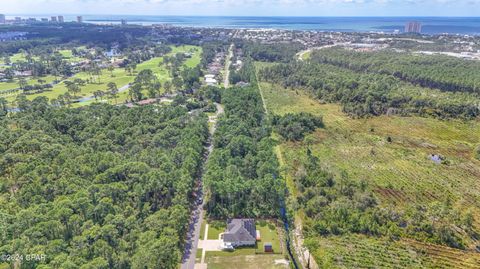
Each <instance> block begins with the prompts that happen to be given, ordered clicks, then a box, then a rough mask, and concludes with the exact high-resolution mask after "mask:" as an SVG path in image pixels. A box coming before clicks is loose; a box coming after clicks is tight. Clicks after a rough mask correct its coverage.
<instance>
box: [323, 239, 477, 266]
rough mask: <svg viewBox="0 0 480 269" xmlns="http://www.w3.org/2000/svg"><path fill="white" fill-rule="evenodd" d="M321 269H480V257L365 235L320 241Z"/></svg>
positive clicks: (412, 242) (439, 247)
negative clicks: (479, 267) (479, 268)
mask: <svg viewBox="0 0 480 269" xmlns="http://www.w3.org/2000/svg"><path fill="white" fill-rule="evenodd" d="M319 244H320V246H321V248H320V249H319V250H318V251H317V252H316V253H314V255H315V256H316V257H317V259H316V260H317V261H319V266H320V267H321V268H478V266H479V264H480V255H472V254H471V253H468V252H462V251H459V250H456V249H451V248H448V247H442V246H438V245H429V244H423V243H419V242H414V241H407V240H400V241H389V240H385V239H381V238H371V237H366V236H362V235H349V236H342V237H337V236H335V237H328V238H320V239H319Z"/></svg>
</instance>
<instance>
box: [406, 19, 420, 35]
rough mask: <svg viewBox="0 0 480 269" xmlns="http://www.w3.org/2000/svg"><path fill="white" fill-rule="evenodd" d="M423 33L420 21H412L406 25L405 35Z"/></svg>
mask: <svg viewBox="0 0 480 269" xmlns="http://www.w3.org/2000/svg"><path fill="white" fill-rule="evenodd" d="M421 32H422V24H421V23H420V22H418V21H411V22H408V23H407V24H406V25H405V33H417V34H420V33H421Z"/></svg>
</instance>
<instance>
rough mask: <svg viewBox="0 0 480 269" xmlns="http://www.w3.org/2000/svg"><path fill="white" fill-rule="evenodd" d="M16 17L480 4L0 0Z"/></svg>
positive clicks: (460, 9) (328, 11) (358, 10)
mask: <svg viewBox="0 0 480 269" xmlns="http://www.w3.org/2000/svg"><path fill="white" fill-rule="evenodd" d="M0 5H1V7H0V12H4V13H7V14H8V13H16V14H51V13H64V14H67V13H69V14H74V13H82V14H148V15H266V16H268V15H296V16H298V15H308V16H315V15H318V16H342V15H347V16H351V15H360V16H368V15H372V16H390V15H404V16H409V15H412V16H415V15H426V16H428V15H433V16H442V15H450V16H480V8H472V6H475V5H477V6H479V5H480V0H0Z"/></svg>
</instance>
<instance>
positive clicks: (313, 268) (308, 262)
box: [257, 77, 319, 269]
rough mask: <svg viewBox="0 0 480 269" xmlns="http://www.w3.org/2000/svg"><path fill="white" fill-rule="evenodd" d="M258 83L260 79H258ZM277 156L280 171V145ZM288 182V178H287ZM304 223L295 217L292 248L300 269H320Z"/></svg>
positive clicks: (282, 166)
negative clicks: (305, 238) (303, 228)
mask: <svg viewBox="0 0 480 269" xmlns="http://www.w3.org/2000/svg"><path fill="white" fill-rule="evenodd" d="M257 81H258V77H257ZM258 90H259V91H260V95H261V97H262V102H263V108H264V110H265V113H266V114H267V115H268V109H267V104H266V103H265V98H264V96H263V90H262V88H261V86H260V84H259V85H258ZM276 154H277V159H278V161H279V163H280V170H282V168H284V167H285V166H286V164H285V161H284V158H283V154H282V149H281V145H279V146H278V147H277V148H276ZM285 179H286V180H287V178H286V177H285ZM288 185H289V184H288V182H287V188H294V187H288ZM289 193H290V195H292V193H293V194H294V193H296V191H295V190H289ZM302 226H303V225H302V221H301V219H300V218H299V217H297V216H295V229H293V230H292V231H291V239H292V240H291V241H292V246H293V251H294V252H295V255H296V256H297V258H298V261H299V262H300V265H301V267H300V268H309V269H318V268H319V267H318V264H317V263H316V262H315V260H314V259H313V257H312V256H311V255H310V252H309V250H308V249H307V248H306V247H305V246H304V244H303V242H304V237H303V232H302Z"/></svg>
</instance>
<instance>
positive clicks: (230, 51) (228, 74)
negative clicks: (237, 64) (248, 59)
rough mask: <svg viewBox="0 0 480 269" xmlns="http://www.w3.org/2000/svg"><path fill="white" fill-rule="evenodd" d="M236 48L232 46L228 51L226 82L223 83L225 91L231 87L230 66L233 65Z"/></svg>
mask: <svg viewBox="0 0 480 269" xmlns="http://www.w3.org/2000/svg"><path fill="white" fill-rule="evenodd" d="M234 47H235V46H234V44H232V45H230V48H229V49H228V56H227V59H226V64H225V81H224V82H223V86H224V87H225V89H226V88H228V86H229V85H230V65H231V64H232V58H233V49H234Z"/></svg>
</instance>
